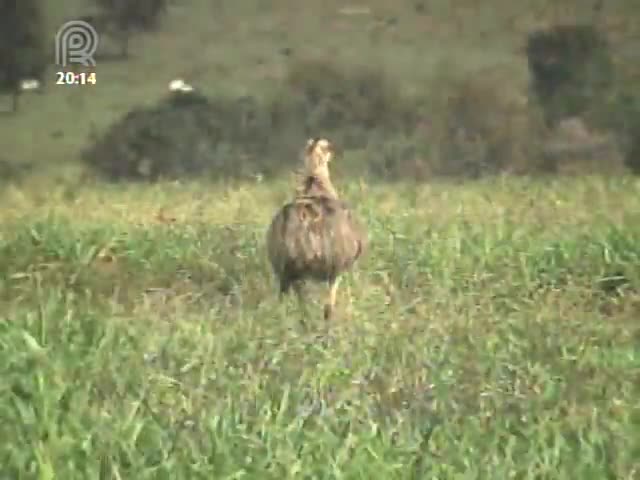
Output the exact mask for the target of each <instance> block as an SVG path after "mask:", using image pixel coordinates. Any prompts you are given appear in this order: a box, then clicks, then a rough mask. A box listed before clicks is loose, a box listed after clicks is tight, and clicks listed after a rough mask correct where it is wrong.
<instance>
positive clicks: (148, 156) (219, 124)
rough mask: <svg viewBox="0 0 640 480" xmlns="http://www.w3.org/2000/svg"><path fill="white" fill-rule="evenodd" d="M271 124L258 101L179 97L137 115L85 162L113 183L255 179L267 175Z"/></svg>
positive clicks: (90, 150) (118, 127) (87, 154)
mask: <svg viewBox="0 0 640 480" xmlns="http://www.w3.org/2000/svg"><path fill="white" fill-rule="evenodd" d="M269 122H270V118H268V110H267V109H265V108H264V107H262V106H261V105H260V104H259V103H258V102H257V101H256V100H254V99H253V98H241V99H235V100H231V99H215V100H210V99H208V98H206V97H205V96H203V95H200V94H197V93H193V92H192V93H176V94H173V95H170V96H169V97H168V98H166V99H164V100H163V101H162V102H161V103H160V104H159V105H157V106H154V107H151V108H141V109H137V110H134V111H131V112H130V113H129V114H128V115H126V116H125V118H124V119H122V120H121V121H119V122H118V123H116V124H115V125H113V126H112V127H111V128H110V129H109V130H108V131H107V132H106V133H105V135H104V136H102V137H101V138H99V139H97V141H96V142H95V143H94V144H93V145H91V146H90V147H89V148H88V149H87V150H86V151H85V152H84V153H83V160H84V161H85V163H87V164H88V165H90V166H91V167H93V168H94V169H96V170H97V171H98V172H100V173H102V174H103V175H105V176H106V177H108V178H110V179H112V180H119V179H131V180H136V179H137V180H143V179H147V180H155V179H158V178H177V177H182V176H193V175H198V174H201V173H202V172H203V171H210V172H211V173H212V174H213V175H216V176H219V177H231V176H237V175H250V174H255V173H258V172H262V171H263V170H265V169H264V167H265V162H264V158H263V156H264V154H265V151H267V152H268V151H269V150H270V147H271V145H272V142H271V136H270V132H271V130H272V129H271V128H269V127H268V125H269ZM276 163H277V162H276ZM266 170H268V169H266Z"/></svg>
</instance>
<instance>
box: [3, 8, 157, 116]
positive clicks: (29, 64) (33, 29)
mask: <svg viewBox="0 0 640 480" xmlns="http://www.w3.org/2000/svg"><path fill="white" fill-rule="evenodd" d="M47 1H49V0H0V94H4V95H11V96H12V98H13V108H12V110H13V111H14V112H15V111H16V110H17V108H18V100H19V96H20V93H21V88H20V82H21V80H23V79H37V80H39V81H40V82H42V81H43V79H44V77H45V72H46V71H47V68H48V67H49V66H50V65H52V64H53V50H54V45H53V35H52V34H53V32H50V31H48V29H47V27H46V23H45V14H46V10H45V5H46V2H47ZM93 2H94V3H95V5H96V6H97V7H98V9H99V13H98V14H97V15H90V16H82V12H78V15H77V17H75V19H84V20H88V21H89V23H92V24H93V26H94V28H96V30H97V31H98V34H100V35H104V34H106V35H108V34H111V35H115V36H116V37H117V38H118V39H119V40H120V41H121V42H122V51H121V56H123V57H127V56H128V45H129V38H130V36H131V35H132V34H133V33H136V32H140V31H148V30H152V29H154V28H155V27H156V26H157V24H158V20H159V18H160V16H161V15H162V14H163V13H164V12H166V10H167V0H93ZM68 20H72V18H69V19H68Z"/></svg>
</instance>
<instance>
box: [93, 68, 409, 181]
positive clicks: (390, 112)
mask: <svg viewBox="0 0 640 480" xmlns="http://www.w3.org/2000/svg"><path fill="white" fill-rule="evenodd" d="M395 91H396V90H395V89H394V88H393V85H391V84H390V82H389V81H388V80H386V78H385V77H384V76H383V75H382V74H381V73H379V72H375V71H371V70H368V69H367V70H364V71H360V70H357V69H356V70H354V71H353V72H349V71H348V70H346V69H341V68H340V67H339V66H336V65H333V64H331V63H329V64H326V63H323V62H303V63H296V64H294V65H293V66H292V69H291V71H290V74H289V76H288V78H287V81H286V82H285V83H284V85H283V86H282V89H281V91H279V92H276V94H275V95H274V96H273V97H271V98H269V99H263V100H260V101H258V100H256V99H255V98H252V97H245V98H239V99H225V98H215V99H208V98H206V97H204V96H202V95H200V94H197V93H188V94H177V95H171V96H170V97H169V98H167V99H165V100H163V101H162V102H161V103H160V104H159V105H157V106H155V107H153V108H145V109H140V110H135V111H132V112H130V113H129V114H128V115H127V116H126V117H125V118H124V119H123V120H122V121H120V122H118V123H117V124H115V125H114V126H113V127H112V128H111V129H110V130H109V131H107V132H106V134H105V135H104V136H103V137H101V138H100V139H98V140H97V142H96V143H95V144H94V145H92V146H91V147H90V148H89V149H88V150H87V151H86V152H85V153H84V160H85V162H87V163H88V164H89V165H91V166H92V167H93V168H95V169H97V170H98V171H99V172H101V173H102V174H104V175H106V176H107V177H109V178H111V179H149V180H153V179H156V178H159V177H168V178H174V177H179V176H184V175H196V174H200V173H201V172H203V171H205V170H206V171H209V172H211V174H212V175H214V176H216V177H236V176H246V175H255V174H262V175H266V176H268V175H271V174H273V173H275V172H278V171H280V170H281V169H282V168H283V167H285V166H286V167H287V168H291V167H292V165H294V164H295V162H296V161H297V157H296V155H297V152H299V150H300V148H301V146H302V145H303V144H304V142H305V140H306V138H307V137H308V136H318V135H327V136H331V138H332V139H333V140H334V141H335V142H336V143H337V144H338V145H340V146H342V147H347V148H350V147H351V148H353V147H365V146H367V145H368V144H369V143H370V142H371V141H372V139H374V138H375V139H376V141H380V139H381V138H391V137H392V136H393V135H397V134H401V133H402V132H404V131H412V129H415V126H416V123H417V118H418V116H419V109H418V108H417V107H416V105H417V104H416V102H413V103H412V102H410V100H409V99H402V98H400V97H398V95H397V94H396V93H395Z"/></svg>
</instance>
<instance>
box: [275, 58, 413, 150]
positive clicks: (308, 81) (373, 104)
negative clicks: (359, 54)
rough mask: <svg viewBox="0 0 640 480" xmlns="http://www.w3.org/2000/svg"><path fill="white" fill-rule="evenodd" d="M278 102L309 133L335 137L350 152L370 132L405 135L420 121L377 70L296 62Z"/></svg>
mask: <svg viewBox="0 0 640 480" xmlns="http://www.w3.org/2000/svg"><path fill="white" fill-rule="evenodd" d="M279 101H280V102H283V103H284V105H285V106H286V105H289V107H290V108H289V110H291V109H293V110H294V111H296V112H298V113H297V114H298V115H299V117H300V118H299V121H301V122H302V123H303V125H304V126H305V128H306V130H307V131H309V132H319V131H320V132H331V133H333V134H334V137H335V135H336V134H338V135H339V136H340V137H341V143H343V145H344V146H349V147H354V146H364V145H365V144H366V137H367V136H368V135H370V134H371V133H372V132H377V134H379V135H382V134H385V135H390V134H397V133H409V132H411V131H413V130H414V129H415V128H416V125H417V124H418V122H419V120H420V116H421V112H420V109H419V108H418V104H417V103H416V102H415V99H409V98H404V97H402V96H401V95H400V94H399V90H398V86H397V84H396V83H395V82H392V81H391V79H390V78H388V77H387V76H386V75H385V74H384V73H383V71H382V70H381V69H379V68H373V67H369V66H354V65H340V64H337V63H335V62H333V61H326V60H321V59H320V60H318V59H314V60H301V61H297V62H295V63H294V64H293V65H292V66H291V68H290V69H289V72H288V75H287V78H286V81H285V86H284V90H283V92H282V96H281V98H280V100H279ZM291 107H292V108H291ZM285 109H286V108H285Z"/></svg>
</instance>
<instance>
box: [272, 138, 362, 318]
mask: <svg viewBox="0 0 640 480" xmlns="http://www.w3.org/2000/svg"><path fill="white" fill-rule="evenodd" d="M334 155H335V148H334V146H333V145H332V144H331V142H329V141H328V140H327V139H324V138H312V139H309V140H308V141H307V144H306V146H305V149H304V166H303V170H302V172H301V173H300V175H299V178H298V185H297V188H296V192H295V196H294V199H293V200H292V201H291V202H289V203H287V204H286V205H284V206H283V207H282V208H280V209H279V210H278V211H277V213H276V214H275V216H274V217H273V220H272V221H271V224H270V226H269V229H268V231H267V252H268V256H269V261H270V263H271V266H272V268H273V272H274V274H275V276H276V277H277V279H278V281H279V284H280V298H281V299H282V298H283V296H284V295H285V294H287V293H288V292H289V291H290V290H291V289H292V288H293V289H294V291H295V292H296V293H297V295H298V298H299V299H300V300H301V301H302V300H303V298H302V291H301V289H302V287H303V285H304V284H305V282H306V281H307V280H313V281H317V282H324V283H326V284H327V286H328V295H327V299H326V302H325V305H324V318H325V319H327V320H328V319H330V318H332V316H333V311H334V308H335V305H336V295H337V291H338V285H339V282H340V279H341V275H342V274H343V273H345V272H347V271H349V270H351V269H352V268H353V266H354V264H355V263H356V261H357V260H358V258H360V257H361V256H362V254H363V251H364V249H365V246H366V242H367V238H366V231H365V229H364V228H363V226H362V224H361V223H360V222H358V220H357V219H356V218H355V215H354V214H353V212H352V210H351V208H350V207H349V206H348V205H347V203H346V202H344V201H342V200H341V199H340V197H339V196H338V193H337V191H336V189H335V188H334V186H333V184H332V182H331V177H330V174H329V163H330V162H331V160H332V159H333V157H334Z"/></svg>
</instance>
